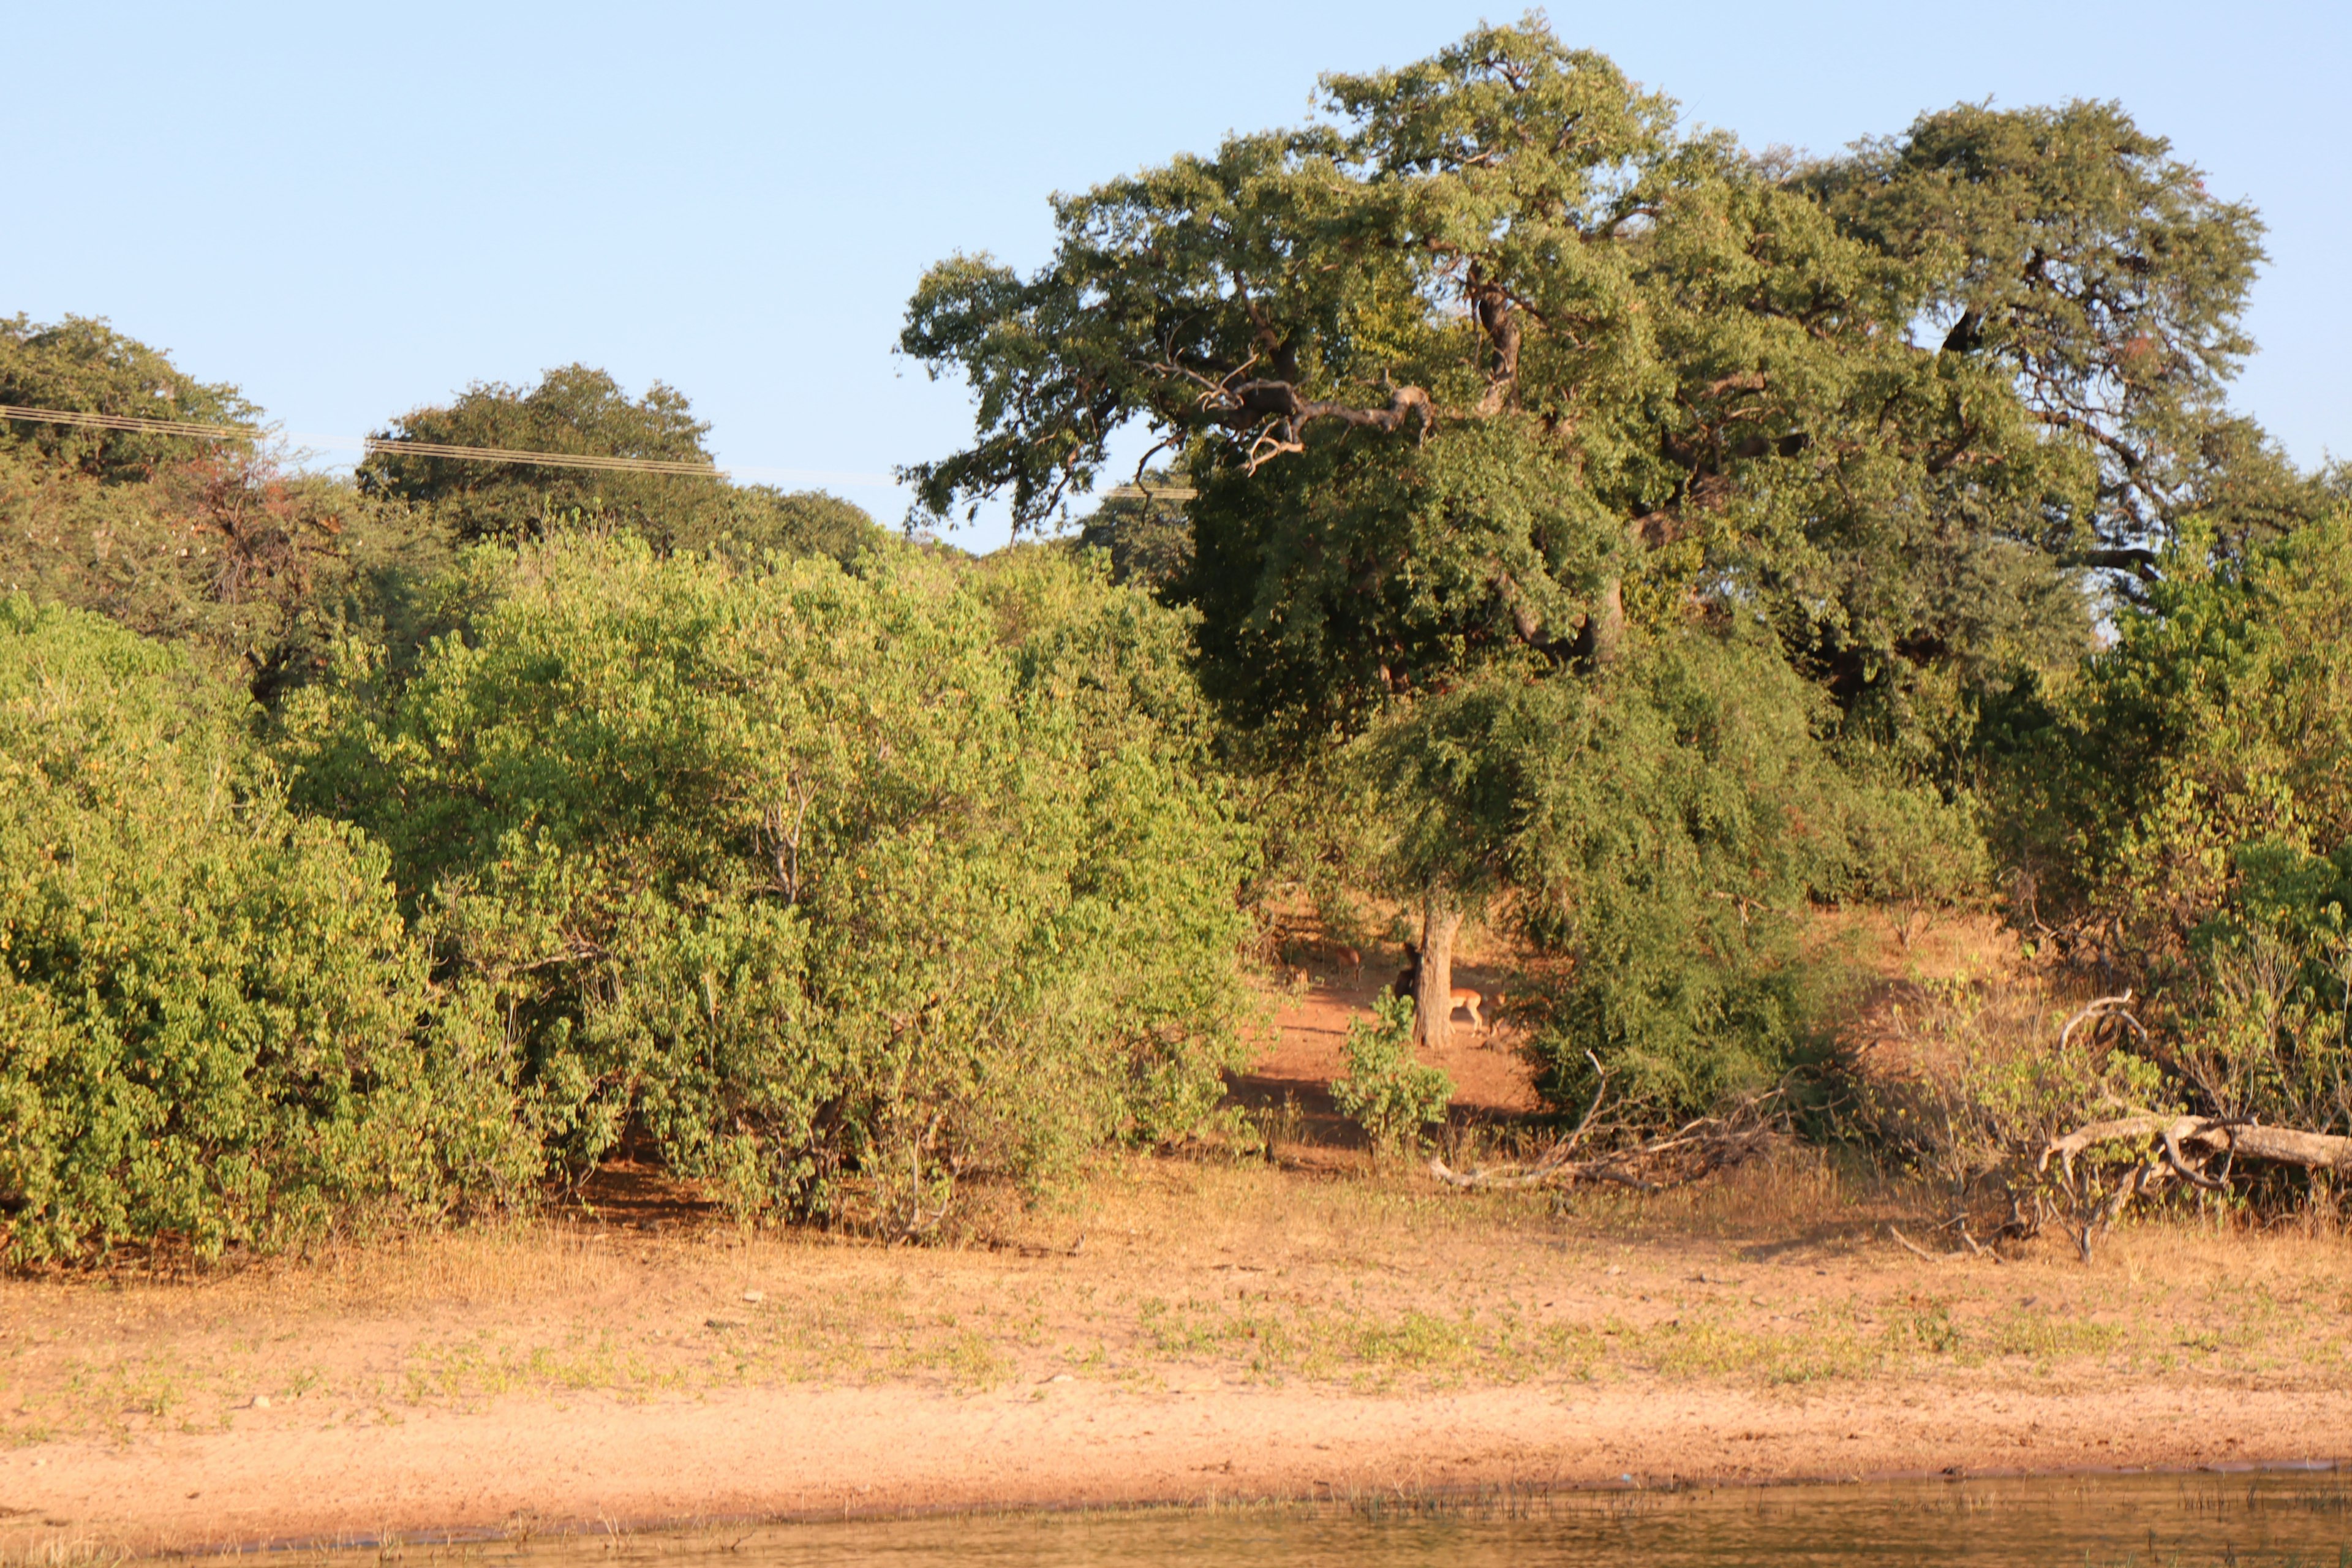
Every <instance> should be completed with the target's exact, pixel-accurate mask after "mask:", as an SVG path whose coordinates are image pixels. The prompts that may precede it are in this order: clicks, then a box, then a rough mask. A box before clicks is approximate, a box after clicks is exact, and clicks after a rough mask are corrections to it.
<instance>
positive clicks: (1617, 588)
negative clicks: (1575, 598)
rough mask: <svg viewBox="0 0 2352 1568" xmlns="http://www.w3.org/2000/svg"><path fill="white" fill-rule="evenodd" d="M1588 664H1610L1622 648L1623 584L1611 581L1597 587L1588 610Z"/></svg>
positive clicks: (1623, 619) (1623, 644)
mask: <svg viewBox="0 0 2352 1568" xmlns="http://www.w3.org/2000/svg"><path fill="white" fill-rule="evenodd" d="M1591 635H1592V662H1593V663H1595V664H1614V663H1616V662H1617V656H1618V655H1619V654H1620V653H1622V652H1623V651H1624V647H1625V584H1624V582H1623V580H1622V578H1617V577H1612V578H1610V579H1609V580H1608V581H1607V582H1605V583H1603V584H1601V594H1600V596H1599V598H1598V599H1597V600H1596V601H1595V603H1594V604H1593V606H1592V619H1591Z"/></svg>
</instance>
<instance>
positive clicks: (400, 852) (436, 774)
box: [289, 540, 1248, 1231]
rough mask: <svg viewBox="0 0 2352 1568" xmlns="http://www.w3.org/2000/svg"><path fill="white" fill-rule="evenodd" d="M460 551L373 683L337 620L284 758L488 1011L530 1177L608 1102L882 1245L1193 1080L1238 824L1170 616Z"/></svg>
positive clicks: (1059, 572)
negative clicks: (373, 860)
mask: <svg viewBox="0 0 2352 1568" xmlns="http://www.w3.org/2000/svg"><path fill="white" fill-rule="evenodd" d="M463 571H464V574H465V575H466V578H467V581H466V583H465V584H464V585H462V586H461V587H459V588H457V589H455V590H453V591H452V594H451V597H452V598H453V599H454V600H457V601H463V602H467V603H470V604H472V605H475V606H476V608H475V610H474V611H473V613H472V616H471V619H470V622H469V624H468V626H467V630H466V633H465V635H464V636H463V637H458V636H454V635H453V636H450V637H443V638H441V639H439V640H437V641H436V642H435V643H434V644H432V646H431V647H429V648H428V649H427V650H426V651H425V654H424V655H423V657H422V658H420V659H419V660H418V661H417V662H416V664H415V668H414V671H413V673H409V674H406V675H404V676H403V675H400V674H398V673H397V672H394V670H392V668H390V667H389V666H388V664H387V662H386V659H385V656H384V653H383V650H382V649H380V648H374V647H368V646H366V645H364V644H362V643H358V642H354V643H353V644H352V646H350V647H347V648H346V649H345V650H344V654H343V658H342V662H341V668H340V669H339V671H338V674H337V678H336V679H335V680H334V681H332V682H331V683H330V684H329V685H327V686H326V687H323V688H321V689H318V690H316V691H314V692H311V693H309V694H306V695H305V697H304V698H303V699H302V700H299V701H298V702H297V703H295V704H294V705H292V706H291V707H290V708H289V755H290V756H292V757H293V758H295V759H296V761H297V765H298V767H299V791H300V795H301V797H302V798H303V799H305V800H307V801H309V802H310V803H312V804H314V805H317V806H319V807H320V808H322V809H324V810H327V811H329V812H331V813H333V814H336V815H339V816H352V817H353V818H356V819H357V820H359V821H361V822H363V823H365V824H367V825H368V826H369V827H370V828H371V830H372V831H373V832H374V833H376V834H378V835H380V836H381V837H382V838H383V841H384V842H385V843H386V844H388V845H389V846H390V847H391V849H392V852H393V857H394V867H395V868H396V876H397V879H398V881H399V883H400V886H401V888H402V889H403V896H404V898H405V899H406V900H407V901H408V902H409V904H410V906H411V907H412V908H413V909H415V910H417V911H418V913H419V915H420V918H423V919H425V920H427V921H429V922H430V925H431V929H432V931H433V932H434V933H435V938H436V942H438V943H439V951H440V954H441V960H442V962H443V963H444V964H445V965H446V970H447V972H448V973H449V974H450V975H451V977H452V978H453V980H455V981H457V982H459V983H462V984H465V985H467V986H468V987H473V988H478V990H479V992H480V993H481V994H483V995H484V996H485V997H486V998H487V999H488V1003H489V1005H491V1006H493V1007H494V1008H495V1009H496V1011H497V1014H498V1016H501V1017H503V1018H506V1019H508V1020H509V1029H510V1031H511V1033H512V1036H513V1039H514V1042H515V1048H516V1050H517V1051H518V1052H519V1054H520V1058H521V1062H522V1068H523V1086H524V1092H525V1094H526V1097H527V1099H528V1101H529V1103H530V1106H531V1107H532V1111H533V1115H534V1116H535V1118H536V1119H537V1125H538V1126H539V1127H541V1129H542V1131H543V1132H544V1135H545V1136H546V1137H547V1138H548V1139H549V1141H550V1147H551V1151H552V1152H553V1154H554V1156H555V1157H556V1158H557V1160H558V1161H559V1162H560V1163H562V1164H564V1165H566V1166H568V1167H570V1168H572V1169H574V1170H577V1169H582V1168H584V1167H585V1166H586V1165H587V1164H588V1163H590V1162H592V1161H593V1160H594V1159H596V1158H597V1157H598V1156H599V1155H600V1154H601V1153H602V1152H604V1151H605V1150H607V1149H609V1148H611V1147H612V1146H613V1145H614V1142H616V1141H617V1140H618V1139H619V1138H620V1137H621V1136H623V1134H624V1133H625V1131H627V1130H628V1128H629V1127H630V1126H631V1125H632V1124H633V1123H634V1124H638V1125H641V1126H642V1127H643V1128H644V1129H645V1130H646V1131H647V1132H648V1133H650V1134H651V1135H652V1136H653V1137H654V1138H655V1139H656V1141H657V1142H658V1143H659V1145H660V1147H661V1148H662V1150H663V1152H664V1153H665V1155H666V1157H667V1159H668V1160H669V1161H670V1162H671V1163H672V1164H673V1165H674V1166H675V1167H676V1168H677V1169H679V1170H681V1171H684V1172H687V1173H694V1174H698V1175H702V1176H705V1177H709V1178H711V1179H713V1180H715V1181H716V1182H718V1183H719V1184H720V1185H721V1187H722V1189H723V1190H724V1191H725V1192H726V1193H727V1194H729V1195H730V1199H731V1201H732V1202H734V1203H735V1204H736V1205H738V1206H739V1207H740V1209H741V1210H742V1211H744V1212H746V1213H756V1212H760V1211H763V1210H768V1209H772V1208H778V1207H782V1208H788V1209H792V1210H795V1211H799V1212H805V1213H814V1214H817V1215H851V1216H856V1217H862V1218H865V1219H868V1220H871V1221H874V1222H876V1223H879V1224H885V1225H887V1226H891V1227H894V1228H897V1229H901V1230H906V1231H916V1230H920V1229H922V1228H924V1227H926V1226H929V1225H930V1224H931V1223H933V1222H935V1221H936V1219H937V1217H938V1216H939V1215H940V1212H941V1211H942V1209H943V1208H944V1205H946V1203H947V1201H948V1198H949V1195H950V1193H951V1191H952V1188H953V1185H954V1183H955V1182H956V1180H957V1179H958V1178H959V1177H960V1176H961V1175H962V1174H964V1173H971V1172H974V1171H997V1172H1005V1173H1013V1174H1015V1175H1018V1176H1021V1177H1024V1178H1029V1179H1035V1178H1040V1177H1043V1176H1045V1175H1047V1174H1050V1173H1052V1172H1053V1171H1055V1169H1057V1168H1060V1167H1062V1166H1065V1165H1066V1163H1068V1161H1069V1160H1070V1159H1071V1158H1072V1157H1074V1156H1075V1155H1076V1153H1077V1152H1079V1151H1081V1150H1083V1149H1085V1148H1086V1147H1087V1146H1089V1145H1091V1144H1093V1143H1096V1142H1099V1141H1101V1140H1104V1139H1108V1138H1118V1137H1129V1138H1139V1139H1153V1138H1159V1137H1162V1136H1166V1135H1169V1134H1171V1133H1174V1132H1177V1131H1182V1130H1183V1129H1184V1128H1185V1127H1186V1126H1187V1125H1189V1124H1190V1123H1191V1122H1192V1121H1196V1120H1197V1119H1198V1118H1199V1117H1200V1116H1201V1115H1202V1114H1204V1113H1205V1112H1206V1111H1207V1110H1208V1109H1209V1108H1210V1107H1211V1106H1212V1105H1213V1102H1214V1100H1215V1099H1216V1097H1217V1094H1218V1092H1219V1089H1220V1087H1221V1079H1220V1073H1221V1071H1222V1069H1223V1068H1225V1067H1227V1066H1229V1065H1232V1064H1234V1062H1235V1061H1236V1060H1237V1057H1238V1052H1239V1050H1240V1048H1241V1037H1240V1034H1239V1031H1238V1027H1237V1021H1238V1018H1239V1016H1240V1012H1241V1006H1242V1000H1243V992H1242V986H1241V980H1240V975H1239V973H1238V970H1237V966H1236V957H1235V948H1236V944H1237V942H1238V940H1239V936H1240V933H1241V924H1240V921H1241V917H1240V915H1239V913H1238V912H1237V910H1235V907H1234V887H1235V885H1236V884H1237V882H1238V881H1239V880H1240V879H1241V877H1242V876H1243V875H1244V871H1245V868H1246V866H1247V862H1248V843H1247V838H1246V835H1245V834H1244V831H1243V829H1242V827H1241V826H1240V825H1239V824H1238V822H1237V821H1236V819H1235V817H1234V813H1233V812H1232V811H1231V809H1230V808H1229V807H1228V806H1227V805H1226V804H1225V803H1224V802H1223V799H1222V798H1221V796H1220V795H1219V794H1218V793H1217V790H1216V788H1215V786H1214V784H1213V782H1211V778H1210V775H1209V773H1208V772H1207V770H1206V769H1205V768H1204V767H1203V766H1202V763H1203V762H1204V760H1205V759H1204V755H1203V752H1202V748H1203V746H1204V745H1205V737H1206V733H1207V725H1206V721H1205V718H1204V716H1203V715H1202V712H1201V710H1200V709H1199V705H1198V701H1197V699H1196V698H1195V697H1194V696H1193V695H1192V690H1191V688H1190V685H1189V683H1188V681H1187V680H1186V679H1185V677H1184V671H1183V667H1182V663H1181V650H1182V646H1183V637H1182V624H1181V621H1180V620H1178V619H1177V618H1176V617H1175V616H1173V614H1172V613H1171V612H1168V611H1165V610H1161V609H1160V608H1158V607H1157V606H1155V605H1151V604H1150V601H1148V600H1147V599H1145V598H1144V597H1143V596H1142V595H1139V594H1138V593H1134V592H1131V591H1128V590H1123V589H1118V588H1114V587H1113V586H1111V585H1110V584H1108V581H1107V580H1106V579H1105V578H1104V577H1103V576H1102V575H1101V574H1099V573H1098V572H1092V573H1090V572H1087V571H1085V570H1082V569H1080V568H1079V567H1077V566H1076V565H1074V564H1072V563H1067V562H1056V561H1054V560H1051V559H1047V558H1044V557H1038V558H1034V559H1028V560H1024V561H1018V562H1013V563H1006V564H1005V565H1003V567H1001V568H999V569H996V570H993V571H977V570H971V569H958V568H957V567H955V566H954V565H952V564H951V563H947V562H943V561H938V560H932V559H927V558H924V557H922V556H919V555H918V554H917V553H916V552H908V551H901V552H893V553H890V554H888V555H887V556H875V557H869V558H868V559H867V561H866V564H865V565H864V566H863V567H862V568H861V569H860V571H859V572H858V573H856V574H852V573H849V572H845V571H844V570H842V569H841V568H840V567H838V566H836V565H835V564H834V563H831V562H829V561H812V560H802V561H793V562H782V561H776V562H772V563H769V564H766V565H763V566H760V567H756V568H751V567H743V566H740V565H737V564H734V563H730V562H727V561H724V560H703V559H697V558H695V557H692V556H688V555H679V556H676V557H673V558H670V559H667V560H664V559H660V558H657V557H656V555H655V554H654V553H653V552H652V551H651V550H650V549H649V548H648V547H646V545H644V544H642V543H639V542H632V541H628V540H619V541H594V540H572V541H567V542H554V543H550V544H547V545H543V546H535V547H531V548H529V549H526V550H524V551H523V552H521V553H520V555H518V554H515V553H512V552H503V551H499V550H495V549H490V550H484V551H481V552H477V553H475V554H473V555H472V556H470V557H469V558H468V559H467V562H466V563H465V566H464V568H463Z"/></svg>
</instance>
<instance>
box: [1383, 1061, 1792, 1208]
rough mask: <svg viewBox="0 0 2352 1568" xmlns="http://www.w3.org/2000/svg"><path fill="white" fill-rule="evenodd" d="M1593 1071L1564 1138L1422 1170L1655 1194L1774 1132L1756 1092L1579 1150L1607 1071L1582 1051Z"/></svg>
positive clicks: (1501, 1185) (1471, 1183)
mask: <svg viewBox="0 0 2352 1568" xmlns="http://www.w3.org/2000/svg"><path fill="white" fill-rule="evenodd" d="M1586 1059H1588V1060H1590V1061H1591V1062H1592V1070H1593V1073H1594V1080H1593V1092H1592V1103H1591V1105H1589V1106H1587V1107H1585V1110H1584V1115H1583V1116H1582V1118H1580V1120H1579V1121H1578V1122H1577V1124H1576V1127H1575V1129H1574V1130H1573V1131H1570V1133H1569V1134H1568V1136H1566V1137H1565V1138H1562V1139H1561V1140H1560V1141H1559V1142H1557V1143H1555V1144H1553V1145H1552V1146H1551V1147H1550V1148H1549V1149H1547V1150H1545V1151H1544V1152H1543V1153H1542V1154H1541V1155H1540V1156H1538V1158H1536V1159H1534V1160H1532V1161H1526V1162H1520V1163H1506V1164H1496V1165H1480V1166H1478V1167H1476V1168H1475V1169H1472V1170H1465V1171H1456V1170H1454V1168H1453V1167H1451V1166H1450V1165H1448V1164H1447V1163H1445V1162H1444V1160H1442V1159H1433V1160H1431V1161H1430V1163H1429V1173H1430V1174H1431V1175H1433V1176H1434V1177H1436V1178H1437V1179H1438V1180H1439V1181H1441V1182H1444V1183H1445V1184H1447V1185H1448V1186H1454V1187H1480V1188H1493V1189H1509V1188H1520V1187H1540V1186H1569V1185H1573V1184H1576V1183H1579V1182H1603V1183H1609V1184H1614V1185H1617V1186H1625V1187H1632V1188H1633V1189H1634V1190H1635V1191H1637V1192H1644V1193H1655V1192H1663V1191H1664V1190H1665V1189H1666V1188H1668V1187H1678V1186H1683V1185H1685V1184H1688V1183H1691V1182H1695V1181H1697V1180H1699V1179H1700V1178H1701V1177H1703V1176H1707V1175H1711V1174H1713V1173H1715V1172H1717V1171H1721V1170H1725V1169H1727V1168H1729V1167H1730V1166H1733V1165H1737V1164H1739V1163H1742V1162H1743V1161H1746V1160H1748V1159H1750V1158H1752V1157H1754V1156H1755V1155H1757V1154H1759V1153H1761V1152H1763V1151H1764V1150H1765V1149H1766V1148H1768V1147H1769V1146H1770V1145H1771V1144H1772V1142H1774V1141H1775V1140H1776V1139H1777V1138H1778V1137H1779V1136H1780V1118H1779V1117H1778V1115H1777V1114H1775V1109H1776V1106H1777V1102H1778V1101H1779V1100H1780V1091H1779V1090H1778V1089H1775V1090H1772V1091H1770V1092H1769V1093H1766V1094H1761V1095H1758V1096H1756V1097H1755V1098H1754V1099H1752V1100H1748V1101H1745V1102H1743V1103H1742V1104H1740V1105H1738V1106H1737V1107H1735V1108H1734V1109H1732V1110H1729V1111H1727V1112H1726V1113H1724V1114H1723V1115H1720V1116H1702V1117H1700V1118H1698V1119H1697V1120H1696V1121H1687V1122H1685V1123H1684V1124H1683V1125H1682V1126H1680V1127H1678V1128H1676V1129H1675V1131H1673V1132H1671V1133H1669V1134H1667V1135H1666V1136H1665V1137H1663V1138H1654V1139H1650V1140H1647V1141H1645V1142H1634V1143H1631V1144H1626V1145H1623V1146H1621V1147H1618V1148H1613V1149H1609V1150H1605V1151H1603V1152H1599V1153H1595V1154H1591V1155H1583V1154H1580V1151H1581V1150H1582V1149H1584V1148H1585V1146H1586V1144H1587V1142H1588V1141H1589V1140H1590V1139H1591V1135H1592V1133H1593V1131H1594V1125H1595V1122H1596V1120H1597V1119H1598V1117H1599V1115H1600V1112H1601V1104H1602V1102H1603V1101H1604V1100H1606V1099H1607V1098H1608V1093H1609V1075H1608V1073H1607V1071H1606V1070H1605V1069H1603V1068H1602V1067H1601V1063H1600V1061H1599V1059H1598V1058H1593V1057H1592V1056H1591V1053H1590V1052H1587V1053H1586Z"/></svg>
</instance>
